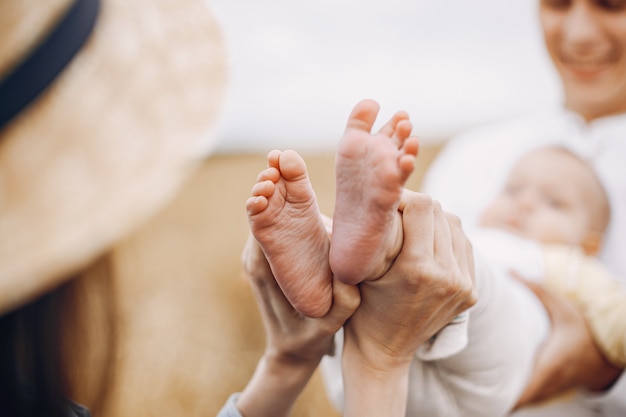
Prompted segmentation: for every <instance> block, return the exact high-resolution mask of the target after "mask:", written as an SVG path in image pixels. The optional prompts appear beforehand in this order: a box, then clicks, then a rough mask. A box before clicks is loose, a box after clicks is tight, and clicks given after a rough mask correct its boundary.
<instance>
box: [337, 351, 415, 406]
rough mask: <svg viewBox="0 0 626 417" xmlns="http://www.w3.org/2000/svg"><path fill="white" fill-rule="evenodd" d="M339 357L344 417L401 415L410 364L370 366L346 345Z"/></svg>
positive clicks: (404, 403)
mask: <svg viewBox="0 0 626 417" xmlns="http://www.w3.org/2000/svg"><path fill="white" fill-rule="evenodd" d="M345 349H347V350H344V356H343V360H342V369H343V381H344V395H345V398H344V400H345V410H344V416H345V417H369V416H371V417H380V416H386V417H404V415H405V412H406V404H407V395H408V383H409V364H408V363H407V364H406V365H401V364H398V365H397V366H393V367H388V366H376V367H374V366H371V364H370V363H368V362H367V361H366V360H364V358H363V356H361V355H360V353H356V352H355V351H354V350H353V351H350V350H351V349H352V347H351V346H349V345H347V346H346V348H345Z"/></svg>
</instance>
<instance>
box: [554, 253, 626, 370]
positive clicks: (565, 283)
mask: <svg viewBox="0 0 626 417" xmlns="http://www.w3.org/2000/svg"><path fill="white" fill-rule="evenodd" d="M544 262H545V272H546V275H545V280H546V281H545V285H546V287H548V288H549V289H551V290H553V291H555V292H558V293H561V294H565V295H567V296H568V297H569V298H570V299H572V300H573V301H575V302H576V303H577V304H578V305H579V306H580V308H581V309H582V311H583V314H584V315H585V317H586V319H587V322H588V323H589V327H590V329H591V332H592V334H593V337H594V340H595V342H596V343H597V345H598V347H599V348H600V350H601V351H602V353H603V354H604V356H605V357H606V358H607V359H608V360H609V361H610V362H612V363H613V364H615V365H617V366H621V367H626V290H625V289H624V288H623V287H622V285H621V284H620V283H619V282H618V281H616V280H615V279H614V278H613V276H612V275H611V273H610V272H609V271H608V270H607V269H606V268H605V267H604V266H603V265H602V264H601V263H600V261H598V260H597V259H595V258H593V257H590V256H586V255H585V254H584V253H583V252H582V250H581V249H580V248H576V247H569V246H563V245H548V246H546V247H545V248H544Z"/></svg>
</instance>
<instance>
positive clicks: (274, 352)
mask: <svg viewBox="0 0 626 417" xmlns="http://www.w3.org/2000/svg"><path fill="white" fill-rule="evenodd" d="M244 259H245V262H244V268H245V269H246V271H247V273H248V275H249V278H250V281H251V283H252V289H253V291H254V295H255V297H256V300H257V304H258V306H259V310H260V313H261V317H262V319H263V324H264V326H265V332H266V337H267V345H266V349H265V352H264V354H263V357H262V358H261V359H260V360H259V363H258V365H257V368H256V370H255V372H254V374H253V376H252V378H251V379H250V381H249V383H248V385H247V386H246V387H245V389H244V390H243V392H242V393H241V394H239V395H238V396H236V397H231V399H230V400H229V401H231V403H230V404H227V407H225V409H224V410H223V411H222V412H223V414H221V415H220V417H222V416H224V417H226V416H230V415H235V416H236V415H237V414H226V412H227V410H228V408H229V407H230V412H231V413H233V410H232V409H233V408H234V407H233V406H236V409H238V411H239V412H240V413H241V415H242V416H244V417H266V416H267V417H281V416H287V415H289V412H290V410H291V409H292V407H293V405H294V403H295V401H296V399H297V397H298V396H299V395H300V393H301V392H302V390H303V389H304V387H305V386H306V384H307V383H308V382H309V379H310V378H311V376H312V375H313V373H314V371H315V369H316V368H317V366H318V365H319V362H320V360H321V358H322V356H324V355H325V354H326V353H329V352H330V351H331V350H332V348H333V336H334V334H335V333H336V332H337V331H338V330H339V329H340V328H341V326H342V325H343V324H344V322H345V321H346V320H347V319H348V317H350V315H351V314H352V313H353V311H354V310H355V309H356V307H357V306H358V304H359V301H360V297H359V291H358V288H356V287H353V286H349V285H345V284H342V283H341V282H334V283H333V305H332V307H331V310H330V311H329V312H328V313H327V314H326V316H324V317H322V318H309V317H305V316H303V315H301V314H299V313H297V312H296V311H295V309H294V308H293V307H292V306H291V304H290V303H289V301H287V299H286V298H285V296H284V294H283V293H282V291H281V289H280V287H279V286H278V284H277V283H276V280H275V279H274V276H273V275H272V272H271V270H270V268H269V265H268V264H267V261H266V260H265V256H264V255H263V253H262V251H261V250H260V248H259V246H258V245H257V243H256V241H254V239H252V238H250V239H249V241H248V243H247V245H246V249H245V255H244ZM233 402H235V403H236V404H233Z"/></svg>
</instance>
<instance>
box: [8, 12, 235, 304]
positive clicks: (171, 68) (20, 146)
mask: <svg viewBox="0 0 626 417" xmlns="http://www.w3.org/2000/svg"><path fill="white" fill-rule="evenodd" d="M99 3H100V4H99ZM92 23H93V25H92ZM83 41H84V43H83ZM72 48H74V49H75V50H77V52H76V53H74V52H75V51H74V50H73V49H72ZM64 59H65V61H67V62H65V61H64ZM55 66H56V67H57V69H58V71H56V70H55ZM33 69H34V70H33ZM56 72H59V73H58V74H56ZM225 78H226V66H225V53H224V49H223V44H222V41H221V36H220V32H219V30H218V27H217V25H216V23H215V21H214V20H213V18H212V16H211V14H210V13H209V12H208V10H206V5H205V4H204V3H203V1H202V0H195V1H193V0H189V1H187V0H132V1H129V0H101V1H98V0H75V1H72V0H46V1H41V0H2V1H1V2H0V314H1V313H3V312H6V311H8V310H9V309H12V308H15V307H17V306H19V305H21V304H24V303H26V302H28V301H29V300H32V299H33V298H35V297H37V296H38V295H40V294H42V293H44V292H45V291H47V290H49V289H51V288H53V287H54V286H56V285H58V284H59V283H61V282H62V281H63V279H64V277H66V276H67V275H69V274H70V273H72V272H73V271H76V270H77V269H78V268H81V267H82V266H84V265H86V264H87V263H89V262H90V261H92V260H94V258H96V257H97V256H99V255H101V254H102V253H103V252H104V251H106V249H107V248H108V247H110V246H111V245H112V244H113V243H114V242H115V241H116V240H118V239H120V238H121V237H123V236H124V235H125V234H127V233H128V232H130V231H131V229H133V228H135V227H137V226H138V225H139V224H140V223H141V222H142V221H144V220H146V219H147V217H149V216H150V215H151V214H154V213H155V212H156V210H158V209H159V207H160V206H162V205H163V204H164V203H166V202H167V201H168V199H169V198H171V197H172V196H173V194H174V192H175V191H176V190H177V189H178V187H179V186H180V185H181V183H182V181H183V180H184V179H185V177H186V176H187V175H188V174H189V173H190V172H191V170H192V168H193V167H194V166H195V165H196V164H197V159H198V157H196V156H195V155H197V153H196V152H195V151H196V150H197V149H200V148H204V149H206V146H207V141H210V140H211V137H212V136H211V135H210V130H211V128H212V126H213V125H214V124H215V122H216V118H217V115H218V110H219V107H220V103H221V96H222V93H223V90H224V85H225ZM22 107H23V109H22ZM3 117H4V118H5V119H6V122H5V123H3V120H2V119H3Z"/></svg>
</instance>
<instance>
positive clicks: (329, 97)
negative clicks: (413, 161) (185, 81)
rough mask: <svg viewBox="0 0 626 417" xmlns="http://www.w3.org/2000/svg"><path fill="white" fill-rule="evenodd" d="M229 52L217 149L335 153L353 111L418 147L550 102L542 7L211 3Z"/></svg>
mask: <svg viewBox="0 0 626 417" xmlns="http://www.w3.org/2000/svg"><path fill="white" fill-rule="evenodd" d="M211 3H212V7H213V9H214V11H215V12H216V14H217V17H218V19H219V20H220V21H221V22H222V25H223V30H224V33H225V35H226V41H227V44H228V48H229V53H230V64H231V84H230V90H229V97H228V101H227V106H226V110H225V113H224V117H223V118H222V123H221V126H220V137H221V141H220V144H219V151H221V152H241V151H263V152H265V151H266V150H269V149H273V148H279V149H285V148H293V149H296V150H299V151H302V152H306V151H327V150H332V149H334V146H335V144H336V141H337V140H338V138H339V135H340V134H341V132H342V130H343V125H344V122H345V119H346V117H347V115H348V113H349V111H350V109H351V108H352V106H353V105H354V104H355V103H356V102H357V101H359V100H360V99H363V98H373V99H375V100H377V101H379V103H380V104H381V107H382V109H381V116H382V117H381V119H384V118H386V117H388V116H390V115H391V114H392V113H393V112H394V111H395V110H398V109H404V110H407V111H408V112H409V114H410V115H411V118H412V120H413V122H414V125H415V131H414V132H415V133H416V134H418V135H419V136H420V137H421V138H422V141H424V142H433V141H441V140H445V139H446V138H448V137H449V136H450V135H452V134H454V133H455V132H457V131H459V130H463V129H465V128H467V127H470V126H473V125H476V124H480V123H483V122H487V121H491V120H495V119H499V118H503V117H508V116H513V115H516V114H519V113H523V112H526V111H528V110H529V109H532V108H536V107H537V106H543V105H550V104H552V103H554V102H555V101H557V100H559V99H560V89H559V86H558V84H557V79H556V78H555V77H556V76H555V74H554V73H553V70H552V68H551V66H550V65H549V63H548V61H547V59H548V58H547V55H546V53H545V51H544V48H543V44H542V40H541V35H540V31H539V27H538V21H537V10H536V8H537V1H536V0H507V1H502V0H472V1H467V0H447V1H440V0H385V1H363V0H298V1H294V0H263V1H258V0H212V1H211Z"/></svg>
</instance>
